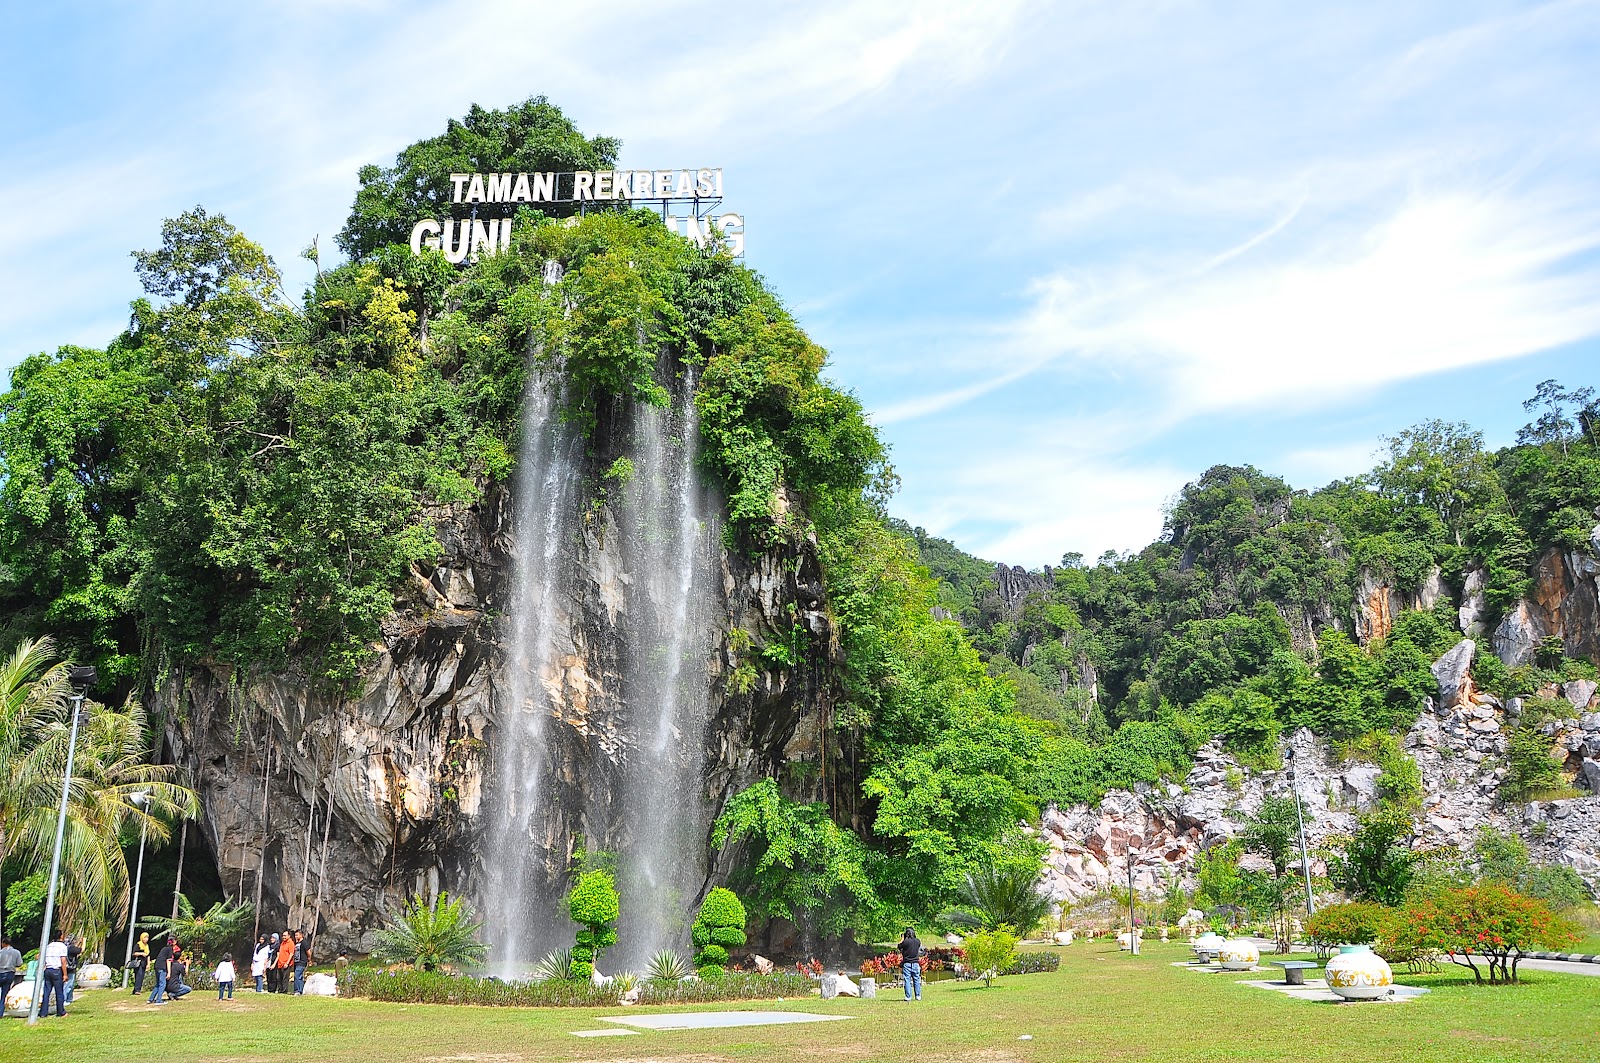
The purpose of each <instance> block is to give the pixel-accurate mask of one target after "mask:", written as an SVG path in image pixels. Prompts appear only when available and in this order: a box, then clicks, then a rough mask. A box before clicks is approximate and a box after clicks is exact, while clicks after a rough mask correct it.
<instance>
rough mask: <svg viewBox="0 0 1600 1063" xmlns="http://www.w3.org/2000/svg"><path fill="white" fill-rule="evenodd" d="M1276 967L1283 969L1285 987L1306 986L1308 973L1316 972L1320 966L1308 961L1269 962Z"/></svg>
mask: <svg viewBox="0 0 1600 1063" xmlns="http://www.w3.org/2000/svg"><path fill="white" fill-rule="evenodd" d="M1268 962H1269V963H1271V964H1272V966H1274V967H1282V968H1283V984H1284V985H1305V984H1306V972H1307V971H1314V970H1316V969H1317V968H1318V966H1320V965H1319V964H1315V963H1311V962H1310V961H1308V960H1269V961H1268Z"/></svg>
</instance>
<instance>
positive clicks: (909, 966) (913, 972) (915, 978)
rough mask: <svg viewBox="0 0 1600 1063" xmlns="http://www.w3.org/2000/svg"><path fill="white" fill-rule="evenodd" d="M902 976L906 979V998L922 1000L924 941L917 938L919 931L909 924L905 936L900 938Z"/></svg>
mask: <svg viewBox="0 0 1600 1063" xmlns="http://www.w3.org/2000/svg"><path fill="white" fill-rule="evenodd" d="M900 977H901V978H902V979H903V980H904V981H905V987H906V999H907V1000H921V999H922V942H921V941H919V940H918V939H917V932H916V931H915V930H913V929H911V928H910V927H909V926H908V927H906V934H905V937H903V938H901V939H900ZM913 994H915V995H914V996H913Z"/></svg>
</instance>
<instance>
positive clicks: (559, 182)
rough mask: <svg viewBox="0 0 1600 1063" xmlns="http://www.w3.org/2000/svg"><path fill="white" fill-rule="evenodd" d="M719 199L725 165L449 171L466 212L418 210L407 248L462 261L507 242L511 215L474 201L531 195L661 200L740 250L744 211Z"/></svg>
mask: <svg viewBox="0 0 1600 1063" xmlns="http://www.w3.org/2000/svg"><path fill="white" fill-rule="evenodd" d="M721 199H722V169H721V168H720V167H701V168H699V169H692V170H690V169H683V170H579V171H577V172H575V173H553V172H546V173H488V174H484V173H453V174H451V175H450V202H451V203H459V204H462V205H463V206H470V208H471V215H470V216H469V217H467V218H444V219H442V220H441V219H438V218H422V219H419V220H418V221H417V223H416V224H415V225H413V226H412V227H411V251H412V253H413V254H417V255H420V254H422V252H423V250H424V249H429V248H432V249H437V250H439V251H442V252H444V257H445V258H447V259H449V260H450V261H451V262H456V263H460V262H465V261H467V260H468V259H476V258H478V257H479V256H480V255H489V254H494V253H495V252H496V251H501V250H505V249H507V248H509V247H510V246H511V230H512V223H513V219H512V218H511V217H491V218H479V217H478V210H479V205H480V204H482V205H484V206H485V207H488V205H490V204H506V205H507V207H508V208H510V209H508V210H504V211H500V212H497V211H493V210H489V211H488V213H490V214H495V213H506V214H509V213H510V210H514V209H515V205H517V204H522V203H528V204H537V203H577V204H580V208H579V209H580V210H581V209H583V208H582V206H581V205H582V204H588V203H596V204H598V203H610V202H616V201H619V200H621V201H626V202H630V203H636V202H638V201H640V200H648V201H651V202H656V203H660V204H661V212H662V219H661V220H662V222H663V223H665V224H666V226H667V227H668V228H669V229H671V230H672V231H673V232H675V233H677V234H678V235H679V236H683V237H686V238H687V239H689V240H691V241H693V242H694V243H695V245H696V246H699V247H707V246H712V245H720V246H721V247H723V248H726V249H727V251H728V253H729V254H731V255H733V256H734V257H735V258H738V257H742V256H743V255H744V216H743V215H740V214H719V215H713V214H711V213H710V210H711V209H713V208H715V207H716V205H717V204H718V203H720V202H721ZM676 202H683V203H685V205H686V207H687V208H688V209H689V210H690V211H691V213H690V214H687V215H674V214H672V213H671V209H672V204H673V203H676Z"/></svg>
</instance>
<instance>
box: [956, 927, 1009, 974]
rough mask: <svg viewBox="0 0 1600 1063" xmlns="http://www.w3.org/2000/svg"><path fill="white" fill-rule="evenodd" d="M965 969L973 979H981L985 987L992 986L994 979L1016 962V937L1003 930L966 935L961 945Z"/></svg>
mask: <svg viewBox="0 0 1600 1063" xmlns="http://www.w3.org/2000/svg"><path fill="white" fill-rule="evenodd" d="M963 948H964V950H965V952H966V955H967V967H968V968H969V969H970V970H971V972H972V974H973V976H974V977H978V978H982V979H983V984H984V985H985V986H992V985H994V978H995V976H996V975H998V974H1003V973H1005V972H1006V971H1007V970H1009V969H1010V967H1011V965H1012V964H1014V963H1016V962H1017V939H1016V936H1015V935H1014V934H1012V933H1010V932H1009V931H1007V930H1005V929H1000V930H984V931H980V932H978V933H976V934H969V935H967V940H966V941H965V942H964V943H963Z"/></svg>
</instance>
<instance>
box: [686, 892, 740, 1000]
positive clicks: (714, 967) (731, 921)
mask: <svg viewBox="0 0 1600 1063" xmlns="http://www.w3.org/2000/svg"><path fill="white" fill-rule="evenodd" d="M744 920H745V912H744V904H743V903H742V902H741V901H740V900H739V897H738V895H737V894H735V893H734V892H733V891H732V890H730V889H724V888H723V887H721V886H718V887H717V888H716V889H714V890H712V891H711V892H710V893H708V894H706V899H705V900H704V901H702V902H701V903H700V914H699V915H697V916H696V917H695V920H694V926H693V927H692V928H691V929H690V936H691V938H692V940H693V941H694V944H695V947H696V949H697V951H696V952H695V956H694V966H695V969H696V970H697V971H699V972H700V974H701V975H702V976H703V977H704V976H709V977H715V976H717V975H720V974H721V973H722V972H723V968H725V967H726V966H727V963H728V950H729V949H730V948H738V947H740V946H741V945H743V944H744V943H745V940H746V939H745V934H744Z"/></svg>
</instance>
